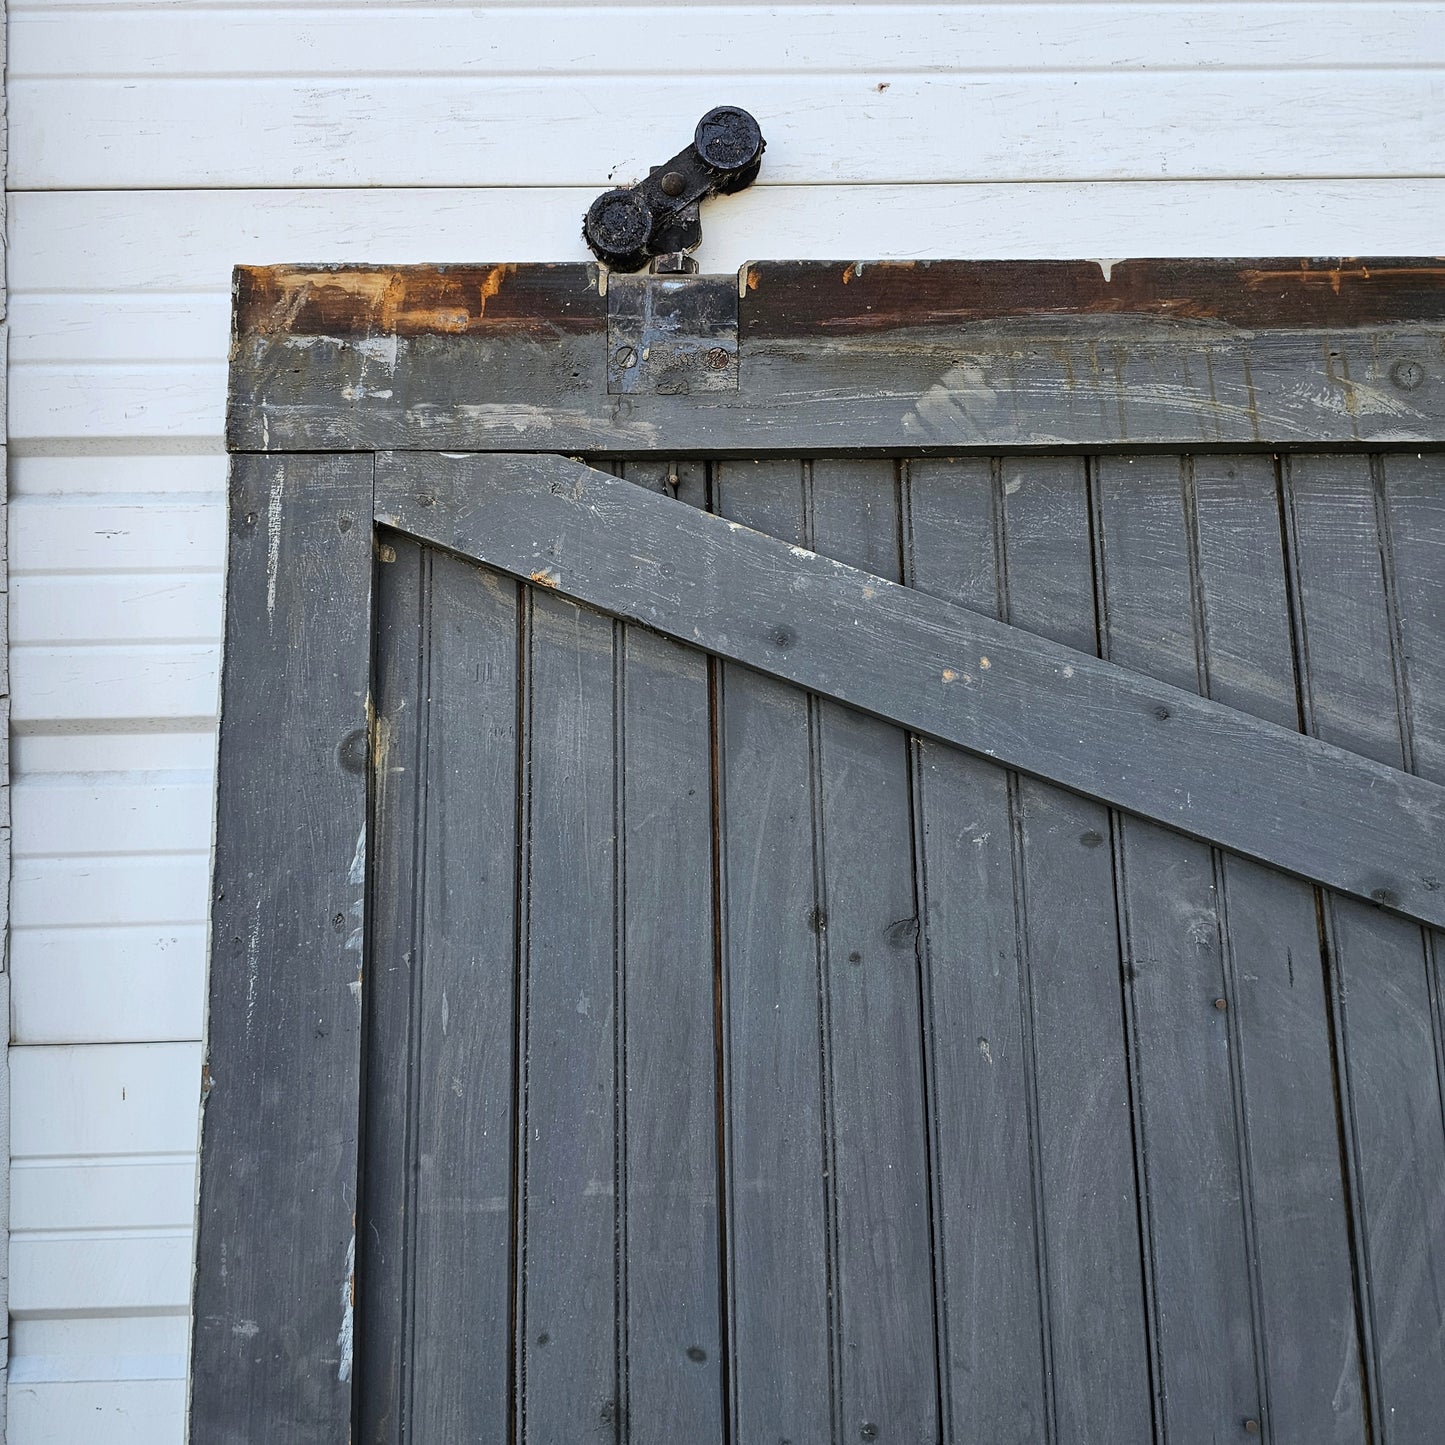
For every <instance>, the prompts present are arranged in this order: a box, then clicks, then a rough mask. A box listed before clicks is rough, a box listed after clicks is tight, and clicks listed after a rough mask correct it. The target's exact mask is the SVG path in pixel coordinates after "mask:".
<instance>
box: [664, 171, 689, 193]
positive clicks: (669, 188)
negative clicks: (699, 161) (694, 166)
mask: <svg viewBox="0 0 1445 1445" xmlns="http://www.w3.org/2000/svg"><path fill="white" fill-rule="evenodd" d="M686 184H687V182H686V181H684V180H683V178H682V177H681V176H680V175H678V173H677V172H676V171H668V173H667V174H666V175H665V176H663V178H662V181H661V185H662V194H663V195H664V196H680V195H681V194H682V188H683V187H684V186H685V185H686Z"/></svg>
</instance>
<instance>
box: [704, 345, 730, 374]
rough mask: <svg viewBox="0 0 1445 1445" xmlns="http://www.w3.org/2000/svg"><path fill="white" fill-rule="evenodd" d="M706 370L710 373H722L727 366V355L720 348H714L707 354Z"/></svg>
mask: <svg viewBox="0 0 1445 1445" xmlns="http://www.w3.org/2000/svg"><path fill="white" fill-rule="evenodd" d="M707 364H708V369H709V370H711V371H722V370H723V368H724V367H726V366H727V364H728V353H727V351H726V349H725V348H723V347H721V346H714V347H713V348H712V350H711V351H709V352H708V354H707Z"/></svg>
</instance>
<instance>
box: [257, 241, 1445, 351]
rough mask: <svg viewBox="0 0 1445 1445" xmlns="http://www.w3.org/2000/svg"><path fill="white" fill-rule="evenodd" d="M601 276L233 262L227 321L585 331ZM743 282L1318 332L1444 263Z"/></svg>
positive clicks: (1052, 266)
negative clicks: (231, 306)
mask: <svg viewBox="0 0 1445 1445" xmlns="http://www.w3.org/2000/svg"><path fill="white" fill-rule="evenodd" d="M624 279H626V278H624ZM606 280H607V276H606V273H605V272H604V271H603V269H602V268H601V267H599V266H598V265H596V264H595V263H593V262H564V263H561V264H550V265H548V264H541V265H538V264H531V265H526V266H517V265H510V264H503V265H496V264H490V265H461V264H453V265H443V266H394V267H380V266H368V265H328V266H289V265H282V266H238V267H236V272H235V287H234V290H235V330H236V335H237V336H238V337H239V338H245V337H248V336H252V335H259V336H278V335H290V336H337V337H340V336H353V337H375V336H388V335H391V336H455V335H459V334H462V333H464V332H485V333H487V334H489V335H492V334H496V333H498V332H503V331H518V330H520V331H533V332H542V331H556V330H559V329H560V330H567V331H583V330H588V329H591V328H593V327H594V326H595V325H596V324H597V321H598V319H599V318H605V315H606V308H605V306H603V305H601V304H600V297H601V296H603V295H605V285H606ZM738 291H739V295H740V298H741V300H742V301H743V302H744V303H745V307H744V309H745V313H746V320H745V322H744V326H745V329H746V330H747V331H748V332H750V333H752V334H756V335H760V336H767V337H780V336H802V335H807V334H817V333H833V334H839V335H842V334H849V333H853V332H878V331H884V330H889V329H892V328H897V327H909V326H918V325H923V326H938V325H941V324H944V323H948V322H957V321H991V320H998V319H999V318H1002V317H1010V316H1037V315H1064V314H1079V315H1105V316H1108V315H1117V314H1119V313H1122V312H1127V313H1129V314H1132V315H1139V316H1159V317H1165V318H1170V319H1184V320H1191V321H1221V322H1225V323H1227V324H1229V325H1231V326H1239V327H1247V328H1258V327H1281V326H1286V327H1287V326H1298V327H1303V328H1306V329H1311V330H1325V331H1328V330H1334V329H1338V328H1347V327H1351V326H1371V325H1389V324H1396V323H1399V322H1431V321H1436V322H1438V321H1445V262H1442V261H1441V260H1440V259H1439V258H1438V257H1431V256H1425V257H1418V256H1417V257H1409V256H1406V257H1399V256H1395V257H1380V258H1370V257H1366V258H1356V257H1315V258H1311V257H1299V258H1293V257H1265V258H1255V259H1250V260H1203V259H1198V258H1193V259H1178V258H1164V259H1160V260H1148V259H1140V260H1132V261H1127V260H1126V261H1116V262H1113V263H1109V264H1108V266H1107V269H1106V266H1105V265H1104V264H1101V263H1100V262H1098V261H753V262H750V263H748V264H747V265H746V266H744V267H743V268H742V269H741V272H740V273H739V282H738ZM589 296H590V297H591V298H593V299H592V300H590V301H589V300H588V299H587V298H588V297H589Z"/></svg>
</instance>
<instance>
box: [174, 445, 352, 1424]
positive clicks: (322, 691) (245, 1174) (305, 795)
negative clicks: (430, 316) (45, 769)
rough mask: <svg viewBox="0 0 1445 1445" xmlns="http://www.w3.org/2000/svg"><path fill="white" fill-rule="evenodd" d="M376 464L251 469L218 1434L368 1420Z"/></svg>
mask: <svg viewBox="0 0 1445 1445" xmlns="http://www.w3.org/2000/svg"><path fill="white" fill-rule="evenodd" d="M371 471H372V469H371V466H370V464H369V463H368V461H367V460H366V459H364V458H363V459H356V458H298V457H289V458H286V457H273V458H265V459H261V458H241V459H238V460H237V462H236V463H235V466H234V468H233V473H232V495H231V519H232V525H231V571H230V587H229V595H228V602H227V621H226V627H227V641H228V653H227V657H228V662H227V668H228V670H227V685H226V689H225V696H224V707H225V713H226V724H225V726H224V729H223V740H222V747H221V756H220V771H219V785H218V786H219V802H218V808H219V811H220V815H221V816H222V817H223V818H225V819H226V827H225V828H224V829H223V830H222V834H221V837H220V840H219V843H218V846H217V850H216V864H215V886H214V905H213V913H212V952H211V990H210V1022H209V1029H208V1037H209V1043H208V1048H207V1076H206V1077H207V1080H208V1084H209V1097H208V1099H207V1103H206V1111H205V1126H204V1133H203V1136H202V1152H201V1159H202V1165H201V1185H200V1207H199V1214H198V1219H199V1239H198V1244H197V1276H196V1295H195V1313H196V1325H195V1339H194V1372H195V1373H194V1380H195V1388H194V1390H193V1393H192V1399H191V1427H192V1430H193V1431H194V1432H195V1433H196V1434H197V1436H204V1437H205V1438H206V1439H209V1440H214V1441H217V1442H222V1441H238V1442H239V1441H242V1440H246V1441H249V1440H254V1439H256V1438H258V1437H264V1436H269V1435H285V1434H296V1433H298V1432H299V1433H300V1434H302V1435H307V1436H311V1437H313V1438H333V1437H335V1436H337V1435H340V1434H342V1433H344V1431H345V1430H346V1428H347V1427H348V1422H349V1420H350V1414H351V1365H352V1361H351V1338H350V1336H351V1308H352V1306H351V1291H352V1268H353V1260H352V1251H353V1250H354V1238H355V1236H354V1228H355V1222H354V1220H355V1208H356V1177H357V1176H356V1166H357V1153H356V1150H357V1132H358V1126H357V1105H358V1100H359V1097H360V1095H359V1087H360V1057H361V1055H360V1035H361V1008H360V997H359V985H360V982H361V979H362V956H361V953H360V950H359V942H360V934H359V932H358V930H359V929H360V928H361V927H362V926H364V918H363V914H364V907H365V902H364V883H365V880H364V863H365V857H366V853H365V831H366V780H365V772H366V769H365V766H364V762H365V738H366V727H367V722H368V719H367V700H368V689H369V685H370V679H369V673H370V642H369V632H370V616H371V606H370V587H371V567H372V560H371V533H372V529H371V527H370V526H369V525H368V510H369V508H370V506H371ZM300 1099H305V1100H306V1101H307V1106H306V1107H305V1108H304V1109H302V1108H298V1107H297V1101H298V1100H300ZM262 1215H264V1216H265V1217H267V1219H268V1220H269V1224H270V1227H269V1228H268V1229H267V1230H266V1231H264V1233H263V1232H260V1231H257V1230H256V1229H255V1228H254V1227H253V1226H254V1221H255V1220H256V1219H258V1218H260V1217H261V1216H262Z"/></svg>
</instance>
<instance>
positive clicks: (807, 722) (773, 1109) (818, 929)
mask: <svg viewBox="0 0 1445 1445" xmlns="http://www.w3.org/2000/svg"><path fill="white" fill-rule="evenodd" d="M713 501H714V505H715V506H716V508H717V510H718V511H719V512H721V513H722V514H723V515H724V516H726V517H730V518H733V519H735V520H737V521H739V522H742V523H745V524H746V525H748V526H752V527H758V528H761V529H763V530H765V531H766V532H768V533H769V535H772V536H776V537H780V538H783V539H785V540H787V541H789V542H796V543H798V544H801V543H802V542H803V541H804V539H805V537H806V519H805V511H804V491H803V475H802V468H801V466H800V464H799V463H797V462H765V463H753V462H741V463H736V464H733V463H723V464H722V465H721V466H719V467H718V468H717V469H716V476H715V482H714V498H713ZM716 707H717V721H716V724H715V727H716V733H717V740H718V741H717V756H718V783H717V830H718V847H719V856H718V870H719V873H718V890H719V900H718V916H719V923H720V927H721V938H720V945H721V958H722V990H723V991H722V1014H723V1035H722V1039H723V1049H722V1060H721V1063H722V1071H723V1088H724V1101H725V1105H724V1112H723V1128H724V1130H725V1136H724V1137H725V1148H726V1159H727V1285H726V1288H727V1300H728V1320H729V1340H728V1351H729V1358H730V1367H731V1373H730V1401H729V1418H730V1425H731V1439H733V1440H735V1441H739V1442H741V1441H744V1440H793V1441H799V1442H801V1441H804V1440H830V1439H834V1438H838V1437H839V1429H840V1427H839V1425H838V1423H837V1417H836V1412H837V1409H838V1382H837V1376H838V1368H839V1365H838V1347H839V1341H838V1325H837V1317H836V1312H835V1299H836V1295H835V1279H836V1273H837V1258H836V1254H835V1252H834V1247H833V1241H834V1223H833V1221H834V1218H835V1215H836V1200H835V1198H834V1187H833V1185H834V1180H835V1177H836V1176H835V1173H834V1170H833V1166H832V1138H831V1131H830V1129H829V1126H828V1101H827V1094H826V1080H827V1074H826V1071H825V1067H824V1060H823V1056H822V1043H823V1040H824V1038H825V1032H824V1020H823V1018H822V1016H821V996H822V989H821V973H820V967H821V963H822V952H821V950H822V946H823V945H822V934H823V931H824V927H825V924H826V918H825V916H824V914H823V911H822V910H823V906H824V905H823V899H822V890H821V887H820V881H819V878H818V873H817V866H816V852H815V850H816V847H817V834H816V829H817V821H816V807H817V797H816V777H815V761H814V752H813V736H814V714H815V712H816V704H815V703H814V702H813V701H812V700H810V699H809V698H808V697H807V696H806V695H805V694H803V693H802V692H800V691H798V689H796V688H792V687H788V686H787V685H786V684H785V683H782V682H779V681H777V680H775V679H773V678H768V677H763V676H761V675H760V674H758V673H756V672H751V671H749V670H748V669H746V668H742V667H738V666H735V665H732V664H728V663H720V664H718V686H717V703H716ZM781 1362H786V1363H785V1364H784V1363H781Z"/></svg>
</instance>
